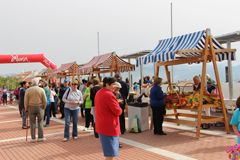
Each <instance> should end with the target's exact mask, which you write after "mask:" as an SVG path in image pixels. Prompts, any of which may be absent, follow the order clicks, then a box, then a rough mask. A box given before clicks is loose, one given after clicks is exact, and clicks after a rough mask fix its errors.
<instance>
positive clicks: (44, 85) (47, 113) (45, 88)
mask: <svg viewBox="0 0 240 160" xmlns="http://www.w3.org/2000/svg"><path fill="white" fill-rule="evenodd" d="M42 85H43V90H44V91H45V94H46V99H47V107H46V109H45V115H46V116H47V121H46V124H45V125H44V127H48V126H49V122H50V108H51V101H50V89H49V87H48V83H47V82H46V81H43V83H42Z"/></svg>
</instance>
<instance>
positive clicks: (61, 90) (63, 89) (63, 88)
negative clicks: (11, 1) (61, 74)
mask: <svg viewBox="0 0 240 160" xmlns="http://www.w3.org/2000/svg"><path fill="white" fill-rule="evenodd" d="M68 88H69V87H68V79H65V80H64V85H63V86H61V88H60V90H59V99H60V113H61V114H62V116H61V118H60V119H64V118H65V116H64V104H65V103H64V102H63V101H62V97H63V95H64V93H65V92H66V90H67V89H68Z"/></svg>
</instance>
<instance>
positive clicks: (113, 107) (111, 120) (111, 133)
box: [95, 77, 122, 160]
mask: <svg viewBox="0 0 240 160" xmlns="http://www.w3.org/2000/svg"><path fill="white" fill-rule="evenodd" d="M115 85H116V79H115V78H113V77H105V78H104V79H103V88H102V89H100V90H99V91H98V92H97V93H96V96H95V115H96V123H95V127H96V132H97V133H98V134H99V139H100V142H101V145H102V149H103V153H104V156H105V158H106V159H109V160H110V159H113V157H117V156H119V142H118V138H119V135H120V134H121V131H120V125H119V116H120V115H121V114H122V109H121V108H120V107H119V103H118V101H117V99H116V97H115V96H114V94H113V93H112V92H113V90H114V87H115Z"/></svg>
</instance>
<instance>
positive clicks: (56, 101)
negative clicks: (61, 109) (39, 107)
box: [54, 96, 58, 113]
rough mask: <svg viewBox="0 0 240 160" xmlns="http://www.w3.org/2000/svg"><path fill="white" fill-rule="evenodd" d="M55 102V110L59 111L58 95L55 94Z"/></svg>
mask: <svg viewBox="0 0 240 160" xmlns="http://www.w3.org/2000/svg"><path fill="white" fill-rule="evenodd" d="M54 104H55V112H56V113H57V111H58V108H57V104H58V97H57V96H54Z"/></svg>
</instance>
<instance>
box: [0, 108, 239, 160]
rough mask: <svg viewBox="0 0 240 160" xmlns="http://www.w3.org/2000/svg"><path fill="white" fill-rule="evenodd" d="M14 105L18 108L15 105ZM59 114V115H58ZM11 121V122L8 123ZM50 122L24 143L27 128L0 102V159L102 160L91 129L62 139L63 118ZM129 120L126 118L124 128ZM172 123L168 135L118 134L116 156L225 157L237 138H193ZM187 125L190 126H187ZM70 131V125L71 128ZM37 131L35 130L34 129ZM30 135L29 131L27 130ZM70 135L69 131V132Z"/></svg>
mask: <svg viewBox="0 0 240 160" xmlns="http://www.w3.org/2000/svg"><path fill="white" fill-rule="evenodd" d="M15 107H17V106H16V105H15ZM57 116H58V117H60V115H57ZM10 121H12V122H10ZM59 121H60V120H54V119H52V120H51V121H50V126H49V127H45V128H44V134H45V138H47V140H46V141H44V142H36V143H30V140H31V139H30V138H28V141H27V142H26V139H25V136H26V130H24V129H21V124H22V121H21V117H20V116H19V112H18V110H17V109H14V108H10V107H7V106H3V105H0V159H88V160H89V159H104V158H103V153H102V148H101V144H100V141H99V139H96V138H95V137H94V136H91V135H90V134H91V132H88V131H80V130H79V132H78V139H77V140H73V139H70V140H69V141H67V142H62V139H63V131H64V121H63V120H61V121H60V122H61V123H59ZM127 122H128V120H127V119H126V127H127V126H128V125H127ZM84 124H85V119H84V118H81V117H79V120H78V125H79V126H84ZM172 125H173V123H164V131H165V132H166V133H167V134H168V135H167V136H157V135H153V133H152V131H150V130H149V131H144V132H142V133H139V134H134V133H128V132H126V133H125V134H124V135H121V136H120V137H121V138H122V139H120V142H121V140H122V142H121V144H122V145H123V148H121V149H120V156H119V157H117V158H116V159H119V160H120V159H121V160H122V159H126V160H127V159H128V160H129V159H160V160H171V159H180V158H178V157H172V158H169V157H171V155H170V156H169V155H167V156H164V154H162V153H163V152H161V150H165V151H169V152H170V154H171V153H177V154H178V155H182V156H185V157H189V158H193V159H199V160H205V159H206V160H226V159H228V154H227V153H226V149H227V148H228V147H229V146H230V145H234V144H235V143H236V139H234V138H227V137H222V136H214V135H211V134H204V133H201V138H200V139H196V138H195V136H196V135H195V132H192V131H188V130H182V129H178V128H173V127H171V126H172ZM188 127H189V126H188ZM70 130H72V128H71V127H70ZM212 132H219V133H222V134H223V135H225V131H224V127H222V128H221V127H218V128H213V129H212ZM36 133H37V130H36ZM28 135H29V136H30V130H29V131H28ZM70 135H71V133H70ZM124 140H130V141H131V142H132V141H134V142H138V143H141V144H144V145H148V146H150V147H149V148H150V150H151V149H153V150H154V149H159V150H160V151H159V153H156V152H153V151H150V150H147V148H146V149H143V148H144V147H143V148H141V147H140V146H134V145H133V144H129V143H127V144H125V143H123V142H125V141H124Z"/></svg>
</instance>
